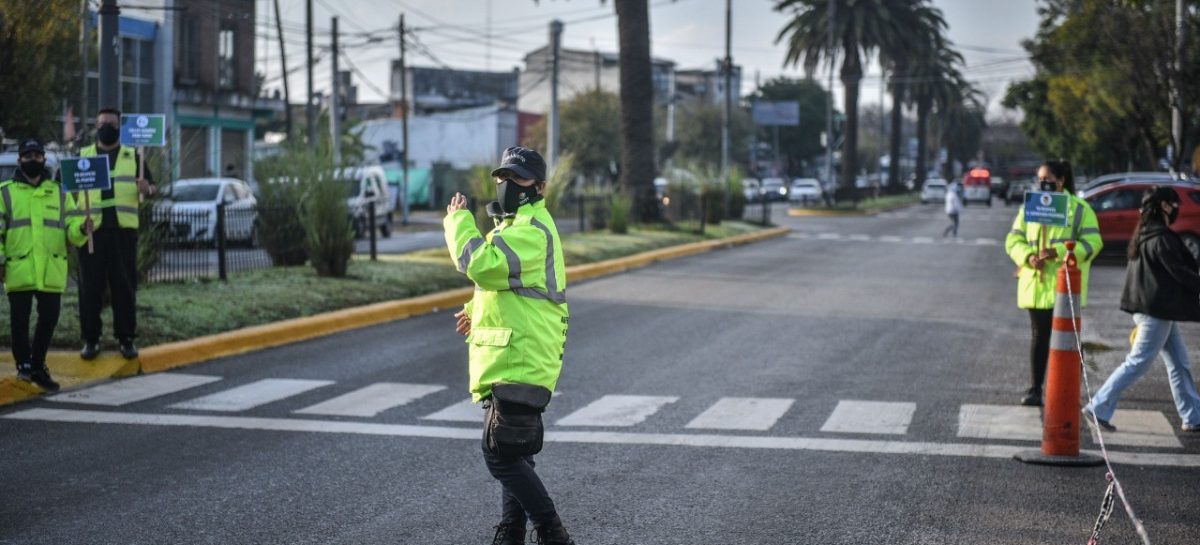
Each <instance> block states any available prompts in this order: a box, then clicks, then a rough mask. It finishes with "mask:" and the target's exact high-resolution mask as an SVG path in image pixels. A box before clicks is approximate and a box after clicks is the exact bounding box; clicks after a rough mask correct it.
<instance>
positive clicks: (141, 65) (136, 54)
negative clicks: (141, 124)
mask: <svg viewBox="0 0 1200 545" xmlns="http://www.w3.org/2000/svg"><path fill="white" fill-rule="evenodd" d="M118 54H119V55H120V61H121V62H120V64H121V110H122V111H125V112H141V113H144V112H153V111H155V108H154V42H152V41H150V40H146V39H142V38H137V37H129V36H126V37H122V38H121V49H120V51H119V52H118Z"/></svg>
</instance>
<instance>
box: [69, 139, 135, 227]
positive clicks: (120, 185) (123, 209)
mask: <svg viewBox="0 0 1200 545" xmlns="http://www.w3.org/2000/svg"><path fill="white" fill-rule="evenodd" d="M100 153H101V152H100V151H99V150H97V149H96V146H95V145H91V146H88V147H86V148H83V149H81V150H79V156H80V157H94V156H96V155H99V154H100ZM137 169H138V161H137V152H136V151H135V150H134V149H133V148H131V147H129V146H121V150H120V151H118V152H117V162H116V164H111V165H108V175H109V177H110V178H111V179H112V189H113V198H111V199H105V198H103V194H102V192H101V191H100V190H98V189H97V190H92V191H86V192H81V193H87V194H88V199H90V201H91V205H92V210H91V212H92V213H91V216H92V222H93V223H94V224H95V226H96V229H99V228H100V224H101V223H102V222H103V221H104V210H103V209H105V208H116V212H117V224H118V225H120V226H121V227H122V228H125V229H137V228H138V186H137ZM74 197H75V206H76V207H78V208H79V209H80V210H82V209H83V208H84V204H85V200H84V197H83V195H82V194H79V193H77V194H75V195H74Z"/></svg>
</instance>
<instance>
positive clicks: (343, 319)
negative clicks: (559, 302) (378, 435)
mask: <svg viewBox="0 0 1200 545" xmlns="http://www.w3.org/2000/svg"><path fill="white" fill-rule="evenodd" d="M789 232H791V229H788V228H786V227H777V228H774V229H767V230H763V231H758V232H755V233H748V234H744V235H737V236H733V237H727V238H723V239H717V240H706V241H701V242H694V243H691V244H684V245H680V246H673V247H670V248H663V249H660V250H653V251H649V252H643V253H640V254H636V255H632V256H627V257H622V258H617V259H611V260H607V261H601V262H598V263H589V264H586V265H576V266H574V267H569V268H568V269H567V279H568V280H569V281H571V282H579V281H581V280H586V279H588V278H595V277H598V276H605V275H610V274H615V273H619V272H622V271H626V270H630V269H635V268H638V267H644V266H646V265H649V264H651V263H654V262H657V261H663V260H668V259H675V258H679V257H685V256H689V255H694V254H699V253H703V252H707V251H710V250H714V249H717V248H728V247H732V246H738V245H742V244H749V243H752V242H757V241H761V240H767V239H771V238H777V237H781V236H784V235H786V234H788V233H789ZM473 293H474V288H459V289H455V290H449V291H443V292H438V293H432V294H429V295H422V296H420V297H413V298H410V299H401V300H396V301H385V302H382V303H375V304H372V305H365V306H361V307H353V308H347V309H342V310H336V311H333V312H326V313H322V314H315V315H313V316H305V317H303V318H293V319H290V320H283V321H280V322H274V323H270V324H263V325H257V326H251V327H247V328H243V329H237V330H234V331H227V332H224V333H217V334H214V335H207V336H204V337H197V338H195V339H188V340H186V341H178V342H173V343H166V344H160V345H157V346H151V347H148V348H144V349H142V350H141V354H140V357H139V358H138V359H137V360H132V361H129V360H124V359H121V358H120V357H118V356H106V357H101V358H97V359H96V360H95V361H92V362H85V361H82V360H80V359H79V356H78V354H75V353H72V352H55V353H52V354H51V355H50V356H48V358H47V359H48V361H47V365H48V366H49V367H50V372H51V374H52V375H53V376H54V377H55V379H56V380H58V381H59V382H60V383H61V384H62V386H63V389H64V390H65V389H68V388H75V387H79V386H82V385H85V384H89V383H92V382H95V381H98V380H103V379H107V378H112V377H119V376H126V375H132V374H137V372H139V370H140V372H142V373H154V372H159V371H166V370H168V369H174V368H177V367H183V366H186V365H191V364H194V363H200V362H204V361H209V360H212V359H216V358H221V357H226V356H233V355H237V354H244V353H246V352H253V351H256V350H261V349H264V348H271V347H274V346H280V345H285V344H291V343H295V342H299V341H304V340H308V339H313V338H316V337H322V336H325V335H330V334H333V333H339V332H342V331H348V330H351V329H358V328H362V327H368V326H372V325H378V324H382V323H387V322H392V321H396V320H401V319H404V318H410V317H413V316H420V315H423V314H428V313H430V312H437V311H439V310H442V309H449V308H455V307H458V306H461V305H463V304H464V303H466V302H467V301H470V300H471V296H472V294H473ZM0 361H2V359H0ZM9 365H10V369H11V368H12V367H11V358H10V363H9ZM139 366H140V367H139ZM40 393H41V389H40V388H37V387H36V386H33V385H31V384H28V383H25V382H23V381H18V380H16V379H15V378H12V377H11V376H9V377H6V378H4V379H0V405H7V404H10V403H13V402H16V401H20V400H22V399H25V398H29V397H33V396H36V395H38V394H40Z"/></svg>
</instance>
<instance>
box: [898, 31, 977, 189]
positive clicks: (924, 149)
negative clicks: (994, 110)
mask: <svg viewBox="0 0 1200 545" xmlns="http://www.w3.org/2000/svg"><path fill="white" fill-rule="evenodd" d="M962 64H963V56H962V54H960V53H959V52H957V51H955V50H954V49H953V47H952V44H951V43H950V41H949V40H947V39H946V38H945V37H944V36H941V35H940V34H939V35H937V36H935V39H934V40H933V41H932V42H930V43H929V45H928V47H927V49H925V50H924V51H922V52H921V54H920V55H919V56H918V57H917V58H915V59H913V63H912V64H911V65H910V67H909V70H908V76H907V77H906V78H904V80H905V83H906V85H907V86H908V91H909V99H910V101H911V102H913V103H915V104H916V106H917V167H916V170H917V172H916V184H917V187H920V186H921V185H922V184H924V183H925V175H926V172H927V171H928V170H929V169H928V168H927V163H926V160H927V159H928V157H927V155H928V146H929V115H930V113H931V112H932V111H933V109H934V107H935V106H936V107H937V108H938V110H939V111H940V110H943V109H945V107H946V106H947V105H949V104H952V103H954V102H956V101H959V102H960V101H961V96H962V95H961V93H960V90H962V89H966V88H969V87H970V84H969V83H967V82H966V79H965V78H963V75H962V72H961V71H960V70H959V69H958V67H959V66H961V65H962Z"/></svg>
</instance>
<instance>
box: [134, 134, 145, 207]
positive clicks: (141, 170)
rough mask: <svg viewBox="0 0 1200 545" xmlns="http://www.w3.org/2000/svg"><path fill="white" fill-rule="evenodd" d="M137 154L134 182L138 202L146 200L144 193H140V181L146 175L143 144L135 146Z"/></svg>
mask: <svg viewBox="0 0 1200 545" xmlns="http://www.w3.org/2000/svg"><path fill="white" fill-rule="evenodd" d="M137 154H138V175H137V180H134V183H135V184H136V185H137V188H138V204H141V203H144V202H146V194H145V193H142V184H141V181H142V179H143V178H145V177H146V148H145V147H144V146H138V147H137Z"/></svg>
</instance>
